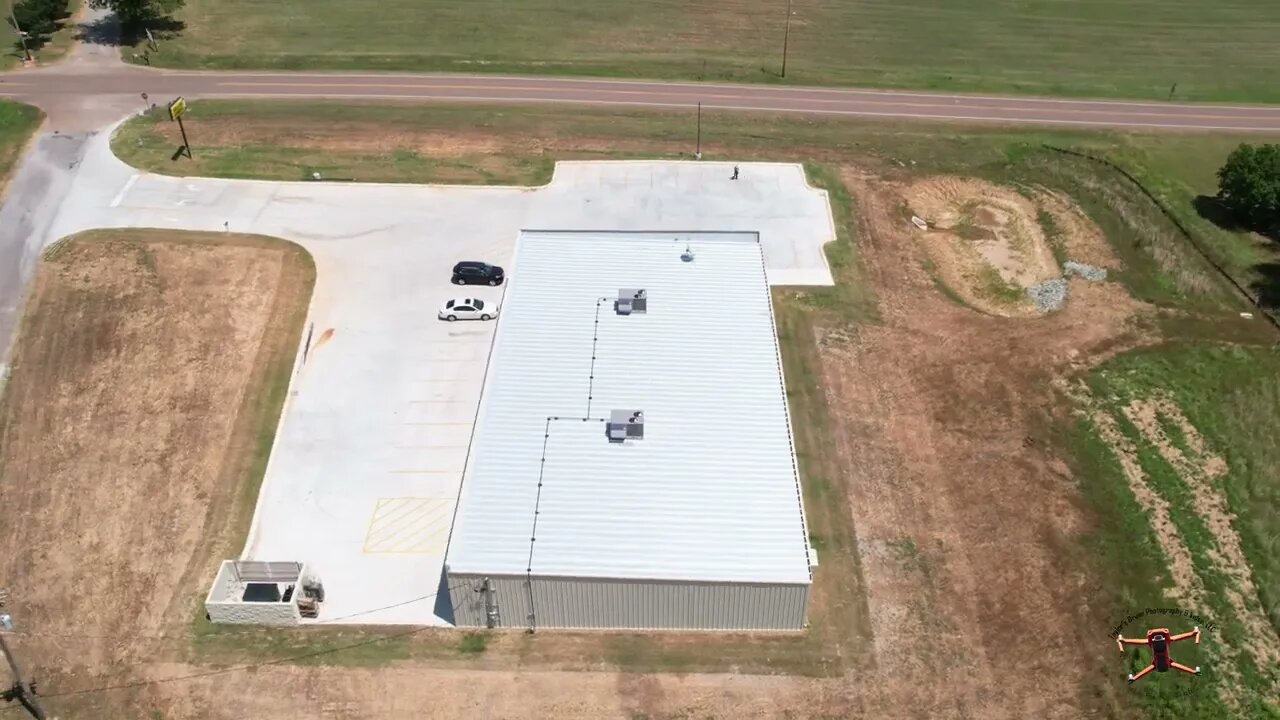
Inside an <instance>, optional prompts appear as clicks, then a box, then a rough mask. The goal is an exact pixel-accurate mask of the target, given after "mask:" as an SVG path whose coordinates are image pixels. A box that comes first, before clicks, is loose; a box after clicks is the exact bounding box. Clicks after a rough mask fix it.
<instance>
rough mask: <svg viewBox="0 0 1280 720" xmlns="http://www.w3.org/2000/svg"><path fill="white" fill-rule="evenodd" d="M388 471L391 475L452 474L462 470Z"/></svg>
mask: <svg viewBox="0 0 1280 720" xmlns="http://www.w3.org/2000/svg"><path fill="white" fill-rule="evenodd" d="M390 472H391V474H393V475H452V474H454V473H460V472H462V470H461V469H457V470H392V471H390Z"/></svg>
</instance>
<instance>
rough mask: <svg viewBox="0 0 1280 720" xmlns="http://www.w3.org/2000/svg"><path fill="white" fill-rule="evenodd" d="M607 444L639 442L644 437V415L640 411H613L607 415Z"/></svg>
mask: <svg viewBox="0 0 1280 720" xmlns="http://www.w3.org/2000/svg"><path fill="white" fill-rule="evenodd" d="M607 428H608V432H609V442H623V441H626V440H639V439H641V438H643V437H644V413H643V412H642V411H640V410H613V411H611V412H610V413H609V424H608V425H607Z"/></svg>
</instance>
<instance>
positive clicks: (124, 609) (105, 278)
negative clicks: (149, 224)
mask: <svg viewBox="0 0 1280 720" xmlns="http://www.w3.org/2000/svg"><path fill="white" fill-rule="evenodd" d="M313 279H314V268H313V266H312V264H311V260H310V256H309V255H307V254H306V252H305V251H303V250H302V249H301V248H299V247H297V246H295V245H292V244H290V243H286V242H283V241H278V240H271V239H268V238H260V237H253V236H239V235H224V234H221V233H219V234H217V235H206V234H200V233H174V232H159V231H134V230H130V231H100V232H92V233H87V234H85V235H81V236H77V237H75V238H72V239H69V240H67V241H64V242H63V243H61V244H59V245H58V246H56V247H55V248H54V249H53V250H52V251H50V253H49V255H48V257H47V258H46V259H45V261H44V263H43V265H42V266H41V268H40V269H39V272H38V273H37V276H36V279H35V283H34V286H33V290H32V294H31V296H30V299H29V301H28V305H27V313H26V316H25V318H24V321H23V324H22V329H21V335H20V338H19V341H18V343H17V345H16V347H15V355H14V363H13V366H12V370H11V377H10V380H9V383H8V387H7V389H6V397H5V402H4V408H3V416H2V417H3V427H2V428H0V438H2V440H0V461H2V462H3V478H4V481H3V483H0V506H2V507H4V508H5V515H6V517H7V518H13V519H14V520H15V521H13V522H5V523H4V524H3V526H0V527H2V529H0V546H2V547H4V548H6V549H7V550H6V552H4V553H0V578H4V581H5V583H6V584H7V585H8V587H9V588H10V590H11V592H12V593H13V601H14V603H13V604H14V611H15V615H16V616H18V617H20V621H21V623H22V626H23V627H24V628H28V629H30V632H31V633H33V634H32V635H21V634H20V635H18V636H17V637H16V638H15V640H16V643H17V644H18V645H19V646H25V648H26V649H28V650H31V651H34V652H36V654H37V656H39V657H41V658H46V659H47V658H58V659H59V662H58V663H57V665H58V672H59V674H62V675H71V676H75V675H81V674H86V675H97V674H99V673H101V672H102V671H104V670H105V669H108V668H109V667H110V666H111V665H113V664H115V663H120V662H127V661H128V659H130V658H134V657H136V656H137V655H141V654H145V655H147V656H148V657H156V656H157V653H160V651H161V650H163V651H164V652H165V653H171V652H176V650H178V649H180V648H181V647H182V645H181V644H174V643H161V644H160V645H158V646H157V645H155V644H153V643H151V642H149V641H150V640H151V639H153V638H156V637H161V636H166V635H175V634H176V636H177V637H179V638H183V640H184V642H185V641H186V639H185V636H186V633H185V631H186V629H187V627H189V624H190V619H191V618H192V617H193V615H194V613H195V603H196V602H197V600H198V597H199V595H200V593H201V591H202V589H203V588H204V587H205V586H206V585H207V583H208V582H209V581H210V579H211V578H212V573H213V571H214V570H215V569H216V568H215V565H216V561H217V560H218V559H221V556H222V555H225V554H226V553H228V552H234V550H235V549H234V548H233V544H234V542H236V541H237V539H236V538H235V537H234V535H235V533H234V532H232V530H231V527H230V525H231V523H232V518H233V517H234V516H235V515H236V513H235V512H234V510H235V508H236V507H237V500H238V499H240V498H242V497H243V496H244V495H245V494H249V495H250V496H252V495H256V483H257V481H258V480H259V479H260V477H259V476H260V470H261V469H260V468H258V467H256V465H255V460H254V458H255V453H254V452H253V449H254V446H255V444H256V443H258V441H259V440H260V434H261V431H262V423H263V420H264V419H265V418H271V424H270V426H269V427H270V430H271V431H274V415H275V414H276V413H278V406H277V407H276V408H275V409H274V411H272V408H270V407H266V406H264V403H265V404H266V405H270V402H267V400H268V399H269V398H270V397H271V396H272V392H271V386H272V383H273V378H274V377H275V376H278V374H279V371H280V369H281V367H282V361H283V363H284V365H283V368H284V375H285V377H286V378H287V376H288V368H289V367H290V365H291V361H292V358H293V353H294V350H295V349H296V344H297V341H298V334H299V332H300V330H301V324H302V318H303V316H304V314H305V309H306V305H307V303H308V301H309V299H310V294H311V287H312V283H313ZM18 518H22V520H21V521H20V522H19V521H16V520H17V519H18ZM175 631H176V632H175ZM41 664H42V665H47V660H46V662H44V663H41Z"/></svg>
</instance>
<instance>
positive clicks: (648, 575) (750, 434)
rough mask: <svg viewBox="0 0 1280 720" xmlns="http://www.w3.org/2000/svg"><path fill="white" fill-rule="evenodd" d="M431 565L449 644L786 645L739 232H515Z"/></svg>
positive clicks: (747, 255)
mask: <svg viewBox="0 0 1280 720" xmlns="http://www.w3.org/2000/svg"><path fill="white" fill-rule="evenodd" d="M508 277H509V280H508V283H509V285H508V287H507V289H506V293H505V296H504V300H503V303H502V310H501V314H500V316H499V318H498V328H497V333H496V339H495V341H494V345H493V349H492V351H491V355H490V359H489V363H488V368H487V374H486V378H485V387H484V393H483V396H482V398H481V402H480V411H479V416H478V418H477V423H476V426H475V432H474V435H473V438H472V443H471V451H470V456H469V459H468V462H467V469H466V473H465V476H464V479H463V483H462V490H461V494H460V498H459V503H458V510H457V515H456V517H455V522H454V527H453V531H452V535H451V538H450V543H449V549H448V555H447V558H446V576H447V577H446V581H447V583H448V588H449V592H450V595H451V600H452V605H453V607H454V608H455V611H454V612H455V622H456V624H458V625H463V626H480V627H483V626H486V625H489V626H494V627H531V628H540V627H560V628H627V629H708V630H798V629H801V628H802V627H803V626H804V622H805V616H806V609H807V605H808V595H809V586H810V581H811V564H812V563H811V560H812V558H811V554H812V551H811V549H810V548H809V543H808V535H807V531H806V527H805V519H804V509H803V504H802V499H801V494H800V485H799V479H798V475H797V470H796V460H795V451H794V448H793V446H792V439H791V428H790V420H789V416H788V410H787V403H786V391H785V388H784V386H783V381H782V368H781V361H780V356H779V350H778V343H777V338H776V334H775V331H774V322H773V306H772V301H771V297H770V293H769V287H768V283H767V281H766V277H765V267H764V259H763V255H762V253H761V248H760V244H759V240H758V237H757V236H756V235H755V234H754V233H723V234H708V233H694V234H683V235H674V234H662V235H658V234H651V233H579V232H555V233H551V232H546V233H533V232H526V233H523V234H522V236H521V238H520V241H519V243H518V245H517V248H516V257H515V261H514V267H513V268H512V271H511V272H510V273H508Z"/></svg>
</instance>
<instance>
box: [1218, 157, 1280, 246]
mask: <svg viewBox="0 0 1280 720" xmlns="http://www.w3.org/2000/svg"><path fill="white" fill-rule="evenodd" d="M1218 198H1219V199H1220V200H1221V201H1222V204H1223V205H1224V206H1225V207H1226V208H1227V209H1228V210H1230V211H1231V213H1232V214H1233V215H1235V216H1236V218H1237V219H1238V220H1239V221H1240V222H1242V223H1244V224H1245V225H1248V226H1250V227H1252V228H1255V229H1258V230H1262V231H1264V232H1265V231H1274V230H1277V229H1280V145H1259V146H1256V147H1255V146H1253V145H1250V144H1248V143H1245V144H1242V145H1241V146H1240V147H1238V148H1236V149H1235V150H1233V151H1232V152H1231V155H1229V156H1228V157H1227V163H1226V164H1225V165H1223V166H1222V169H1220V170H1218Z"/></svg>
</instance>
